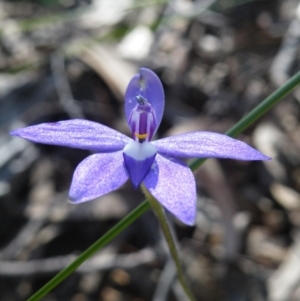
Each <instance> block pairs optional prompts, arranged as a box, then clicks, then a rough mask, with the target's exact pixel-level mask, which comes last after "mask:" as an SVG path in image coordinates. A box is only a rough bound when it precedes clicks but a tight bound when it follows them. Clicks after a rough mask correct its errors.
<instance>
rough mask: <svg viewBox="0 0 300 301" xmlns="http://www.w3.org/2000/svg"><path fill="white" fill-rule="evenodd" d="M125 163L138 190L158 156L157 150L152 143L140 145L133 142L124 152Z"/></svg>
mask: <svg viewBox="0 0 300 301" xmlns="http://www.w3.org/2000/svg"><path fill="white" fill-rule="evenodd" d="M123 156H124V163H125V166H126V168H127V171H128V173H129V177H130V179H131V182H132V184H133V186H134V188H138V187H139V186H140V184H141V183H142V181H143V180H144V178H145V176H146V174H147V173H148V172H149V169H150V167H151V165H152V163H153V161H154V158H155V156H156V149H155V147H154V146H153V145H152V144H151V143H150V142H143V143H139V142H136V141H132V142H130V143H128V144H127V145H126V146H125V148H124V150H123Z"/></svg>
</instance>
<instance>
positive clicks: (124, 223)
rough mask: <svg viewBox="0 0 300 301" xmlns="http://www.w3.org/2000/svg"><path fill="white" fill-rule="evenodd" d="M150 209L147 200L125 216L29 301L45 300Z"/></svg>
mask: <svg viewBox="0 0 300 301" xmlns="http://www.w3.org/2000/svg"><path fill="white" fill-rule="evenodd" d="M149 208H150V204H149V202H148V201H147V200H145V201H144V202H143V203H142V204H140V205H139V206H138V207H137V208H135V209H134V210H133V211H131V212H130V213H129V214H128V215H127V216H125V217H124V218H123V219H122V220H121V221H120V222H119V223H117V224H116V225H115V226H114V227H113V228H112V229H111V230H109V231H108V232H107V233H105V234H104V235H103V236H102V237H101V238H100V239H98V240H97V241H96V242H95V243H94V244H92V245H91V246H90V247H89V248H88V249H87V250H85V251H84V252H83V253H81V254H80V255H79V256H78V257H77V258H76V259H75V260H74V261H73V262H72V263H71V264H70V265H69V266H67V267H66V268H64V269H63V270H62V271H61V272H59V273H58V274H57V275H56V276H55V277H53V278H52V279H51V280H50V281H49V282H47V283H46V284H45V285H44V286H43V287H42V288H41V289H40V290H38V291H37V292H36V293H35V294H34V295H32V296H31V297H30V298H29V299H28V300H27V301H37V300H41V298H43V297H44V296H45V295H46V294H47V293H49V292H50V291H51V290H52V289H53V288H54V287H56V286H57V285H58V284H59V283H60V282H62V281H63V280H64V279H65V278H67V277H68V276H69V275H70V274H72V273H73V272H74V271H75V270H76V269H77V268H78V267H79V266H80V265H81V264H82V263H83V262H85V261H86V260H87V259H88V258H90V257H91V256H92V255H94V254H95V253H96V252H98V251H99V250H100V249H101V248H103V247H104V246H105V245H107V244H108V243H109V242H110V241H111V240H112V239H113V238H115V237H116V236H117V235H118V234H119V233H121V232H122V231H123V230H124V229H126V228H127V227H128V226H129V225H130V224H132V223H133V222H134V221H135V220H136V219H137V218H139V217H140V216H141V215H142V214H144V213H145V212H146V211H147V210H148V209H149Z"/></svg>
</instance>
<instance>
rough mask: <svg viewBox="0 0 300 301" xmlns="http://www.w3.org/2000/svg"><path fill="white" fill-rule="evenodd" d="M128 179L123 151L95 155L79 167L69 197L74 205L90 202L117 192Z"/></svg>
mask: <svg viewBox="0 0 300 301" xmlns="http://www.w3.org/2000/svg"><path fill="white" fill-rule="evenodd" d="M127 179H128V175H127V172H126V170H125V167H124V163H123V152H122V151H118V152H113V153H102V154H94V155H91V156H89V157H87V158H86V159H85V160H83V161H82V162H81V163H80V164H79V165H78V166H77V168H76V170H75V172H74V175H73V180H72V184H71V188H70V192H69V197H70V199H71V202H73V203H82V202H86V201H90V200H93V199H95V198H97V197H100V196H102V195H104V194H106V193H109V192H111V191H113V190H116V189H117V188H119V187H120V186H121V185H123V184H124V183H125V182H126V181H127Z"/></svg>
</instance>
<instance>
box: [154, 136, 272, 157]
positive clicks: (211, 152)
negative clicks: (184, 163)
mask: <svg viewBox="0 0 300 301" xmlns="http://www.w3.org/2000/svg"><path fill="white" fill-rule="evenodd" d="M152 144H153V145H154V146H155V147H156V148H157V151H158V152H159V153H162V154H166V155H169V156H174V157H177V158H228V159H236V160H249V161H251V160H270V159H271V158H269V157H267V156H265V155H263V154H262V153H260V152H259V151H257V150H256V149H254V148H252V147H251V146H249V145H248V144H246V143H244V142H242V141H239V140H236V139H233V138H231V137H229V136H226V135H222V134H218V133H212V132H194V133H187V134H183V135H177V136H171V137H167V138H164V139H160V140H157V141H152Z"/></svg>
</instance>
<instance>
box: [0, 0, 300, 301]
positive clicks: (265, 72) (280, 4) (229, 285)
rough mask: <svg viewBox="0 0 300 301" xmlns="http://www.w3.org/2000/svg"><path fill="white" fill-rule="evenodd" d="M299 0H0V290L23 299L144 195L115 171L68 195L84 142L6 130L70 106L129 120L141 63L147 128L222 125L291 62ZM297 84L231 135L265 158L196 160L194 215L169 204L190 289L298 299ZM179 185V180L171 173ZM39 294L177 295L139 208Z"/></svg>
mask: <svg viewBox="0 0 300 301" xmlns="http://www.w3.org/2000/svg"><path fill="white" fill-rule="evenodd" d="M299 18H300V7H299V1H298V0H256V1H254V0H194V1H191V0H139V1H138V0H35V1H34V0H32V1H30V0H22V1H21V0H14V1H13V0H11V1H1V2H0V124H1V128H0V141H1V143H0V166H1V169H0V248H1V251H0V300H1V301H15V300H25V299H26V298H28V297H29V296H30V295H31V294H33V293H34V292H35V291H36V290H37V289H39V288H40V287H41V286H42V285H43V284H45V283H46V282H47V281H48V280H50V279H51V278H52V277H53V276H54V275H55V274H56V273H57V272H59V271H60V270H61V269H62V268H64V267H65V266H66V265H68V264H69V263H70V262H71V261H72V260H73V259H74V258H75V256H76V255H78V254H80V252H82V251H83V250H85V249H86V248H87V247H88V246H90V245H91V244H92V243H93V242H94V241H96V240H97V239H98V238H99V237H100V236H102V235H103V234H104V233H105V232H106V231H108V230H109V229H110V228H111V227H112V226H113V225H115V224H116V223H117V222H118V221H119V220H120V219H122V218H123V217H124V216H125V215H126V214H127V213H128V212H130V211H131V210H132V209H133V208H135V207H136V206H137V205H138V204H140V202H141V201H142V200H144V197H143V195H142V193H141V192H140V191H134V189H133V188H132V185H131V184H130V183H129V182H128V183H127V184H125V185H124V186H123V187H122V188H121V189H119V190H118V191H116V192H113V193H110V194H108V195H106V196H104V197H102V198H101V199H98V200H95V201H92V202H87V203H84V204H81V205H77V206H75V205H71V204H70V203H69V202H68V189H69V187H70V182H71V179H72V174H73V171H74V169H75V167H76V166H77V165H78V163H79V162H80V161H81V160H83V159H84V158H85V157H87V156H88V155H89V152H87V151H82V150H76V149H68V148H63V147H55V146H46V145H39V144H33V143H30V142H27V141H25V140H23V139H20V138H16V137H10V136H9V135H8V132H9V131H10V130H12V129H15V128H18V127H23V126H27V125H33V124H37V123H41V122H53V121H58V120H66V119H71V118H84V119H88V120H93V121H97V122H100V123H102V124H105V125H107V126H109V127H112V128H114V129H117V130H118V131H120V132H122V133H125V134H129V130H128V127H127V124H126V122H125V119H124V112H123V95H124V91H125V89H126V86H127V84H128V82H129V80H130V78H131V77H132V76H133V75H134V74H135V73H136V72H137V71H138V68H139V67H142V66H143V67H148V68H151V69H152V70H153V71H155V72H156V73H157V74H158V75H159V76H160V78H161V80H162V82H163V84H164V87H165V92H166V109H165V114H164V118H163V121H162V125H161V127H160V129H159V131H158V134H157V138H161V137H164V136H167V135H174V134H178V133H183V132H188V131H196V130H210V131H216V132H220V133H224V132H225V131H226V130H228V129H229V128H230V127H231V126H232V125H234V124H235V123H236V122H237V121H238V120H240V119H241V118H242V117H243V116H244V115H245V114H246V113H247V112H249V111H250V110H251V109H252V108H254V107H255V106H256V105H258V104H259V103H260V102H261V101H262V100H263V99H264V98H265V97H266V96H268V95H269V94H270V93H271V92H272V91H274V90H275V89H276V88H278V87H279V86H280V85H281V84H282V83H284V82H285V81H286V80H287V79H288V78H289V77H290V76H291V75H292V74H294V73H295V72H296V71H297V70H298V69H299V58H300V56H299V54H300V52H299V50H300V21H299ZM299 118H300V89H299V88H298V89H296V90H295V91H294V92H293V93H292V94H290V95H289V96H287V97H286V98H285V99H284V100H283V101H281V103H279V104H278V105H277V106H276V107H275V108H274V109H273V110H272V111H270V112H269V113H268V114H266V115H265V116H264V117H263V118H262V119H261V120H259V121H258V122H257V123H256V124H254V125H253V126H252V127H251V128H249V129H247V130H246V131H245V132H244V133H243V134H242V135H240V136H239V137H238V138H239V139H241V140H243V141H245V142H247V143H249V144H251V145H253V146H254V147H256V148H257V149H259V150H260V151H261V152H263V153H264V154H266V155H268V156H270V157H272V158H273V160H272V161H270V162H240V161H232V160H212V159H210V160H208V161H207V162H206V163H205V164H204V165H203V166H202V167H201V168H200V169H199V170H198V171H197V172H196V173H195V177H196V182H197V191H198V200H197V201H198V205H197V211H198V212H197V224H196V226H195V227H186V226H184V225H182V224H180V223H179V222H178V221H177V220H175V218H173V217H170V219H171V221H172V222H173V226H174V229H175V231H176V233H177V235H178V240H179V244H180V250H181V255H182V264H183V266H184V270H185V273H186V277H187V279H188V282H189V283H190V285H191V288H192V290H193V291H194V294H195V295H196V296H197V300H201V301H229V300H230V301H264V300H267V301H294V300H295V301H297V300H300V287H299V283H300V268H299V267H300V236H299V226H300V194H299V189H300V136H299V132H300V124H299V120H300V119H299ZM178 185H180V183H178ZM43 300H47V301H50V300H51V301H54V300H58V301H68V300H71V301H87V300H92V301H93V300H96V301H97V300H99V301H164V300H166V301H167V300H168V301H173V300H174V301H175V300H177V301H184V300H186V299H185V296H184V295H183V293H182V290H181V287H180V285H179V284H178V282H177V280H176V272H175V269H174V266H173V263H172V261H171V259H170V256H169V253H168V250H167V247H166V245H165V243H164V239H163V238H162V235H161V233H160V230H159V227H158V225H157V221H156V218H155V216H154V215H153V214H152V212H150V211H149V212H147V214H145V215H144V216H142V217H141V218H139V219H138V220H137V221H136V222H135V223H134V224H133V225H132V226H130V227H129V228H128V229H127V230H126V231H124V232H123V233H122V234H121V235H119V236H118V237H117V238H116V239H115V240H114V241H113V242H112V243H111V244H109V245H108V246H107V247H105V248H104V249H103V250H101V251H100V252H98V253H97V254H96V255H95V256H94V257H93V258H91V259H90V260H89V261H88V262H86V263H85V264H83V265H82V266H81V267H80V268H79V269H78V270H77V272H76V273H74V274H72V276H70V277H69V278H68V279H66V280H65V281H64V282H63V283H61V284H60V285H59V286H58V287H57V288H55V289H54V290H53V291H52V292H51V293H50V294H49V295H48V296H47V297H45V298H44V299H43Z"/></svg>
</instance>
